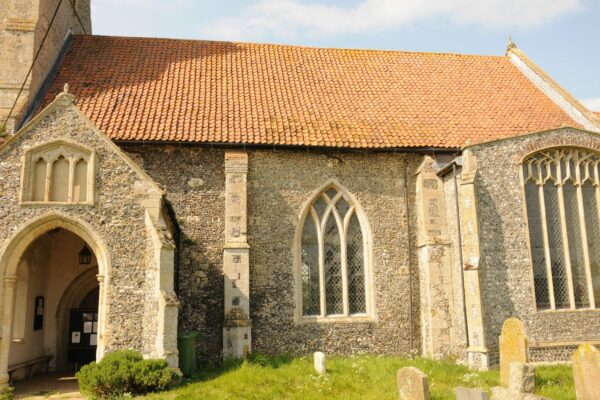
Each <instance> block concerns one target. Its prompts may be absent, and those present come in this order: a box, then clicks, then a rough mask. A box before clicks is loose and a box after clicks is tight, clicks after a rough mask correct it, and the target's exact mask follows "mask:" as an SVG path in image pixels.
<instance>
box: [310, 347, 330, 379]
mask: <svg viewBox="0 0 600 400" xmlns="http://www.w3.org/2000/svg"><path fill="white" fill-rule="evenodd" d="M313 358H314V365H315V371H317V373H319V374H321V375H324V374H326V373H327V366H326V365H325V354H324V353H323V352H321V351H317V352H315V354H314V355H313Z"/></svg>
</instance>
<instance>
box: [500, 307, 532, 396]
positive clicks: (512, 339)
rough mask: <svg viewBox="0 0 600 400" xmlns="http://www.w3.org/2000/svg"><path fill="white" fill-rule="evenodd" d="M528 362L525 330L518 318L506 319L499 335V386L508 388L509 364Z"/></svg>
mask: <svg viewBox="0 0 600 400" xmlns="http://www.w3.org/2000/svg"><path fill="white" fill-rule="evenodd" d="M528 361H529V352H528V350H527V337H526V336H525V328H524V327H523V323H522V322H521V320H520V319H518V318H508V319H507V320H506V321H504V324H503V325H502V333H501V334H500V384H501V385H502V386H508V374H509V368H510V363H512V362H520V363H527V362H528Z"/></svg>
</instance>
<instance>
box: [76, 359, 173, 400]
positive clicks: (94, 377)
mask: <svg viewBox="0 0 600 400" xmlns="http://www.w3.org/2000/svg"><path fill="white" fill-rule="evenodd" d="M77 379H78V380H79V387H80V389H81V391H82V392H83V393H85V394H87V395H89V396H90V397H92V398H100V399H110V398H115V397H120V396H124V395H125V394H144V393H149V392H155V391H160V390H164V389H167V388H169V387H171V386H173V385H174V384H175V383H177V380H178V375H177V373H176V372H175V370H174V369H173V368H170V367H169V365H168V364H167V362H166V361H165V360H144V359H143V358H142V355H141V354H140V353H138V352H136V351H133V350H121V351H116V352H114V353H109V354H107V355H106V356H105V357H104V358H103V359H102V360H101V361H100V362H98V363H95V362H93V363H91V364H88V365H86V366H84V367H83V368H81V370H80V371H79V372H78V373H77Z"/></svg>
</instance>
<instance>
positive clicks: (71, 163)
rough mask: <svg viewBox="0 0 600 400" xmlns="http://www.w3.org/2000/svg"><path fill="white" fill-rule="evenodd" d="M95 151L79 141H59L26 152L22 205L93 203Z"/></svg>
mask: <svg viewBox="0 0 600 400" xmlns="http://www.w3.org/2000/svg"><path fill="white" fill-rule="evenodd" d="M94 182H95V153H94V151H93V150H92V149H89V148H87V147H85V146H82V145H80V144H78V143H74V142H70V141H66V140H55V141H52V142H48V143H44V144H41V145H38V146H35V147H32V148H31V149H28V150H27V151H26V152H25V155H24V157H23V170H22V174H21V205H72V204H77V205H82V204H83V205H92V204H93V203H94Z"/></svg>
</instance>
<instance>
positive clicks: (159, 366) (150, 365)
mask: <svg viewBox="0 0 600 400" xmlns="http://www.w3.org/2000/svg"><path fill="white" fill-rule="evenodd" d="M132 372H133V385H134V388H135V392H136V393H149V392H156V391H162V390H166V389H169V388H170V387H172V386H174V385H175V384H176V383H177V382H178V381H179V375H178V374H177V373H176V372H175V370H174V369H173V368H170V367H169V364H167V362H166V361H165V360H142V361H139V362H137V363H136V364H135V365H134V366H133V371H132Z"/></svg>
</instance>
